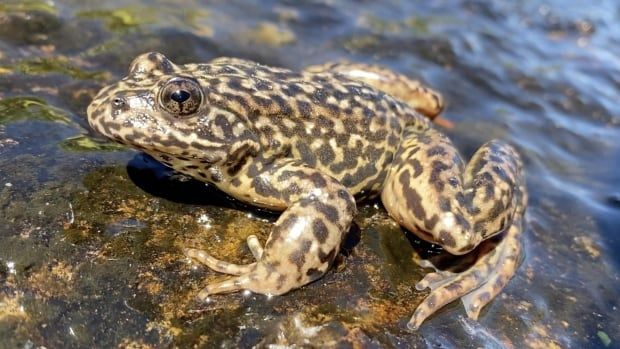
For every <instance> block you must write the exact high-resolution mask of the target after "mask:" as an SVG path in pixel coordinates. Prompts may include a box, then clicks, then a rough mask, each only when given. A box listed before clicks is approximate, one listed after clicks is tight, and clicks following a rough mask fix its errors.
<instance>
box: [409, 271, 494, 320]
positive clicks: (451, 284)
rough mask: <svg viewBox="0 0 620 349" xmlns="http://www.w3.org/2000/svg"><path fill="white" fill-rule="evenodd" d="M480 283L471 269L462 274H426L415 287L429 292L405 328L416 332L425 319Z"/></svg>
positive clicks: (477, 276)
mask: <svg viewBox="0 0 620 349" xmlns="http://www.w3.org/2000/svg"><path fill="white" fill-rule="evenodd" d="M472 268H473V267H472ZM480 283H482V280H480V278H479V275H478V274H477V273H476V272H475V271H472V269H471V268H470V269H468V270H466V271H464V272H462V273H451V272H433V273H429V274H427V275H426V276H425V277H424V278H423V279H422V280H421V281H420V282H418V283H417V284H416V286H415V287H416V289H417V290H423V289H425V288H430V289H431V292H430V294H429V295H428V296H427V297H426V298H425V299H424V300H423V301H422V303H420V305H418V307H417V308H416V310H415V312H414V313H413V316H412V317H411V320H409V323H408V324H407V327H408V328H409V329H410V330H417V329H418V327H420V325H421V324H422V322H424V320H426V318H427V317H429V316H431V315H432V314H433V313H435V312H436V311H437V310H439V309H441V308H442V307H443V306H445V305H446V304H448V303H450V302H452V301H454V300H456V299H458V298H460V297H462V296H463V295H465V294H467V293H469V292H471V291H472V290H474V289H475V288H476V287H478V286H479V285H480Z"/></svg>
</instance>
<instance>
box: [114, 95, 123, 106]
mask: <svg viewBox="0 0 620 349" xmlns="http://www.w3.org/2000/svg"><path fill="white" fill-rule="evenodd" d="M112 105H114V107H116V108H122V107H123V106H124V105H125V100H124V99H123V98H120V97H116V98H114V99H113V100H112Z"/></svg>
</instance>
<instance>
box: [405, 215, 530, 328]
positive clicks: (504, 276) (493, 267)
mask: <svg viewBox="0 0 620 349" xmlns="http://www.w3.org/2000/svg"><path fill="white" fill-rule="evenodd" d="M520 230H521V223H520V222H514V223H513V224H512V225H511V227H510V228H509V229H508V231H507V232H506V236H504V237H503V238H502V240H500V241H499V242H497V241H488V240H487V241H485V242H483V243H482V244H481V245H480V246H479V247H478V249H477V250H476V251H475V252H474V253H476V254H477V260H476V261H475V262H474V264H473V265H471V266H470V267H469V268H468V269H466V270H464V271H462V272H453V271H441V270H438V271H435V272H431V273H428V274H426V276H425V277H424V278H423V279H422V280H420V281H419V282H418V283H417V284H416V285H415V288H416V289H417V290H418V291H421V290H424V289H426V288H430V289H431V292H430V294H429V295H428V296H427V297H426V298H425V299H424V300H423V301H422V303H420V305H418V308H417V309H416V311H415V312H414V314H413V316H412V317H411V320H409V323H408V324H407V327H408V328H409V329H411V330H416V329H417V328H418V327H419V326H420V325H421V324H422V322H424V320H425V319H426V318H427V317H428V316H430V315H432V314H433V313H435V312H436V311H437V310H439V309H440V308H442V307H443V306H445V305H446V304H448V303H450V302H452V301H454V300H457V299H459V298H460V299H461V301H462V302H463V306H464V307H465V311H466V312H467V316H469V318H471V319H474V320H476V319H478V316H479V314H480V311H481V310H482V308H484V306H485V305H487V304H488V303H489V302H490V301H491V300H492V299H493V298H495V296H497V294H499V292H500V291H501V290H502V289H503V288H504V287H505V286H506V284H507V283H508V281H509V280H510V279H511V278H512V277H513V276H514V274H515V273H516V271H517V268H518V266H519V262H520V260H521V254H522V252H521V251H522V248H521V241H520V240H519V234H520Z"/></svg>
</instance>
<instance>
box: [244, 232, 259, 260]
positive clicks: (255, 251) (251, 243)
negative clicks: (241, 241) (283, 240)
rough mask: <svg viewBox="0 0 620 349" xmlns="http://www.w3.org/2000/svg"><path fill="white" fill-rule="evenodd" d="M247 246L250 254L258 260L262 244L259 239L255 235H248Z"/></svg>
mask: <svg viewBox="0 0 620 349" xmlns="http://www.w3.org/2000/svg"><path fill="white" fill-rule="evenodd" d="M247 242H248V247H249V248H250V252H252V256H254V258H255V259H256V260H257V261H258V260H260V258H261V257H262V256H263V245H261V243H260V241H258V238H257V237H256V235H250V236H248V240H247Z"/></svg>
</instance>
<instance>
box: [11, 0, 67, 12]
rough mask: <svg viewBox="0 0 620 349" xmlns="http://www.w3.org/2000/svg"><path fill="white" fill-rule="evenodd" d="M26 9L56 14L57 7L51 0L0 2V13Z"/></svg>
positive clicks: (24, 10) (26, 10)
mask: <svg viewBox="0 0 620 349" xmlns="http://www.w3.org/2000/svg"><path fill="white" fill-rule="evenodd" d="M28 11H41V12H47V13H50V14H57V13H58V9H57V8H56V7H55V6H54V5H53V2H50V1H43V0H19V1H13V0H9V1H7V2H4V3H1V4H0V13H2V12H5V13H10V12H28Z"/></svg>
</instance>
